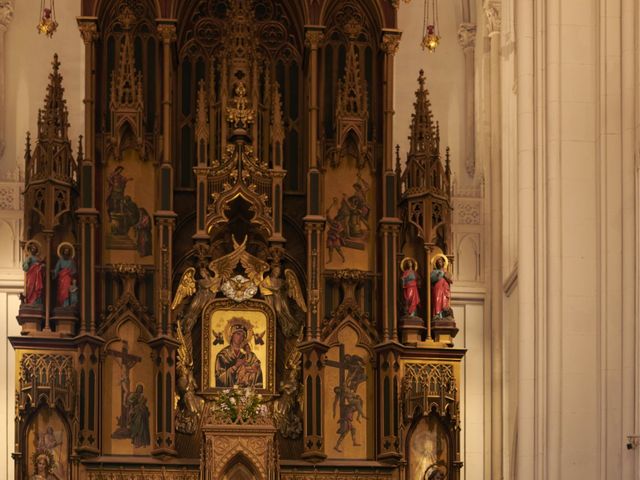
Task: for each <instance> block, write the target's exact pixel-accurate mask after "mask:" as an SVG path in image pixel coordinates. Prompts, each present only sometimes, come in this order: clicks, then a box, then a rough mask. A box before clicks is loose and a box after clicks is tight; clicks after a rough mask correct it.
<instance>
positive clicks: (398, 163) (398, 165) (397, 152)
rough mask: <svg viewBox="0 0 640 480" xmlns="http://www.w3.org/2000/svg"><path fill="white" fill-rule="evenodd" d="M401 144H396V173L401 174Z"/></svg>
mask: <svg viewBox="0 0 640 480" xmlns="http://www.w3.org/2000/svg"><path fill="white" fill-rule="evenodd" d="M400 171H401V168H400V145H399V144H396V175H400Z"/></svg>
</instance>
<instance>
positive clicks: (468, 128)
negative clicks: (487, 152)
mask: <svg viewBox="0 0 640 480" xmlns="http://www.w3.org/2000/svg"><path fill="white" fill-rule="evenodd" d="M458 43H460V46H461V47H462V51H463V52H464V89H465V122H464V123H465V145H466V146H467V151H466V158H465V169H466V171H467V173H468V174H469V176H470V177H471V178H474V177H475V174H476V148H475V146H476V145H475V142H476V136H475V129H476V126H475V125H476V122H475V114H476V110H475V91H476V87H475V50H476V48H475V47H476V25H475V24H473V23H468V22H465V23H461V24H460V26H459V27H458Z"/></svg>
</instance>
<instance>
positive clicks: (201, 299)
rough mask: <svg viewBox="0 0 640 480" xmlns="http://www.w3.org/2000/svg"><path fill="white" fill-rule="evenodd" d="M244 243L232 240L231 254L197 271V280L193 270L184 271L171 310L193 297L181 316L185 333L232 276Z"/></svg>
mask: <svg viewBox="0 0 640 480" xmlns="http://www.w3.org/2000/svg"><path fill="white" fill-rule="evenodd" d="M246 243H247V239H246V238H245V240H244V242H243V243H242V244H241V245H239V244H238V243H237V242H236V241H235V240H234V241H233V244H234V250H233V252H231V253H229V254H228V255H225V256H223V257H220V258H218V259H216V260H212V261H211V262H210V263H209V268H208V269H207V268H205V267H200V268H199V269H198V273H199V276H200V278H199V279H198V280H196V278H195V276H196V269H195V268H193V267H189V268H187V269H186V270H185V271H184V273H183V274H182V278H181V279H180V284H179V285H178V289H177V290H176V294H175V296H174V298H173V303H172V304H171V310H175V309H176V308H177V307H178V306H179V305H181V304H182V303H183V302H184V301H185V300H186V299H188V298H190V297H192V296H193V299H192V300H191V302H190V303H189V306H188V308H187V310H186V312H184V314H183V318H184V331H185V332H190V331H191V330H192V329H193V327H194V325H195V324H196V321H197V320H198V318H199V317H200V314H201V313H202V310H204V307H206V306H207V304H208V303H209V302H211V301H212V300H213V299H214V298H215V297H216V294H217V293H218V291H219V290H220V287H221V285H222V283H223V282H225V281H228V280H229V279H230V278H231V277H232V276H233V275H234V269H235V268H236V265H237V264H238V262H239V261H240V257H242V255H243V253H244V252H245V247H246ZM209 270H211V271H213V273H214V276H213V277H212V276H211V274H210V273H209ZM194 294H195V295H194Z"/></svg>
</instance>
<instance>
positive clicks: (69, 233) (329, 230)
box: [12, 0, 464, 480]
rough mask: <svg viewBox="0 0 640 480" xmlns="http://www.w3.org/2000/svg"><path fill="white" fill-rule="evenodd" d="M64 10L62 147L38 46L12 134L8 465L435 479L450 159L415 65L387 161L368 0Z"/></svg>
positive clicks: (387, 32)
mask: <svg viewBox="0 0 640 480" xmlns="http://www.w3.org/2000/svg"><path fill="white" fill-rule="evenodd" d="M396 7H397V6H396ZM82 9H83V14H84V15H85V16H82V17H79V18H78V24H79V27H80V32H81V34H82V39H83V40H84V44H85V49H86V50H85V53H86V56H85V58H86V78H85V85H86V98H85V105H84V108H85V135H84V138H80V141H79V144H78V149H77V152H76V153H74V151H73V149H72V146H71V139H70V138H69V137H68V133H67V132H68V120H67V116H68V114H67V108H66V104H65V101H64V89H63V88H62V81H63V79H62V74H61V72H63V70H64V65H62V66H61V64H60V61H62V60H64V59H58V58H57V57H55V58H54V61H53V70H52V73H51V75H50V82H49V86H48V89H47V92H46V98H45V104H44V107H43V109H42V110H40V113H39V116H38V132H37V138H35V139H33V142H34V146H32V139H31V138H30V137H29V135H27V144H26V153H25V161H26V184H25V193H24V194H25V232H24V263H23V269H24V271H25V292H24V295H23V299H22V305H21V308H20V313H19V316H18V321H19V323H20V325H21V326H22V335H21V336H20V337H16V338H12V343H13V345H14V347H15V348H16V352H17V359H18V362H17V364H18V366H19V370H18V372H17V373H16V374H17V385H18V387H17V388H18V391H17V392H16V394H17V396H16V398H17V405H16V442H15V453H14V459H15V465H16V472H17V473H16V477H17V478H18V479H21V480H22V479H24V480H27V479H29V480H31V479H37V480H44V479H47V480H50V479H57V480H62V479H66V480H69V479H85V478H87V479H93V480H103V479H105V480H106V479H109V480H115V479H118V480H120V479H122V480H125V479H127V480H128V479H147V478H149V479H181V480H187V479H189V480H190V479H196V478H202V479H207V480H214V479H229V480H231V479H249V478H252V479H253V478H257V479H263V480H266V479H275V478H283V479H290V480H294V479H308V478H309V479H310V478H318V479H319V478H334V477H336V476H337V478H341V479H342V478H345V479H346V478H357V479H364V478H368V479H391V478H401V479H407V480H413V479H420V480H423V479H424V480H432V479H453V480H455V479H457V478H459V476H460V468H461V467H462V463H461V462H460V444H459V431H460V427H459V425H460V413H459V384H460V361H461V359H462V356H463V355H464V351H463V350H461V349H456V348H454V347H453V338H454V337H455V334H456V333H457V329H456V326H455V321H454V319H453V313H452V310H451V306H450V284H451V281H452V279H451V276H450V274H449V271H450V270H451V269H450V267H449V265H450V264H451V262H452V261H453V257H452V256H451V255H450V252H449V248H448V246H449V245H450V244H451V241H450V240H451V228H450V225H451V203H450V202H451V198H450V195H451V189H450V176H451V172H450V170H449V153H448V151H447V152H446V155H445V156H444V158H443V157H441V153H440V145H439V144H440V139H439V132H438V126H437V123H436V122H435V120H434V119H433V117H432V113H431V108H430V104H429V99H428V96H427V91H426V88H425V79H424V76H423V73H422V72H420V74H419V78H418V86H417V91H416V100H415V114H414V115H413V117H412V119H396V121H409V120H410V121H411V137H410V140H411V143H410V150H409V152H408V154H407V160H406V164H405V166H404V168H401V166H400V164H401V162H400V158H399V155H398V154H396V156H395V158H394V152H393V147H392V145H391V135H392V112H393V101H392V97H393V95H392V93H393V58H394V54H395V52H396V49H397V47H398V43H399V39H400V32H399V31H397V30H396V29H395V28H394V27H395V24H396V11H395V8H394V6H393V2H389V1H386V0H384V1H382V0H380V1H379V2H378V1H375V0H366V1H365V0H348V1H337V0H336V1H329V0H327V1H324V2H323V1H320V0H307V1H300V2H285V1H278V0H193V1H189V2H186V1H181V2H177V1H176V2H172V1H170V0H163V1H159V2H146V1H145V0H120V1H107V0H104V1H97V0H96V1H93V0H85V1H83V2H82ZM416 74H417V72H416Z"/></svg>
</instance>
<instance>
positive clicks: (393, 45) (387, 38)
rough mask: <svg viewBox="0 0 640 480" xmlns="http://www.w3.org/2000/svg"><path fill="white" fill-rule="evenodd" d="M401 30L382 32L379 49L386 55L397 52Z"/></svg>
mask: <svg viewBox="0 0 640 480" xmlns="http://www.w3.org/2000/svg"><path fill="white" fill-rule="evenodd" d="M401 36H402V33H401V32H385V33H383V34H382V41H381V42H380V49H381V50H382V51H383V52H384V53H385V54H386V55H391V56H393V55H395V54H396V53H398V48H399V47H400V37H401Z"/></svg>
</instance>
